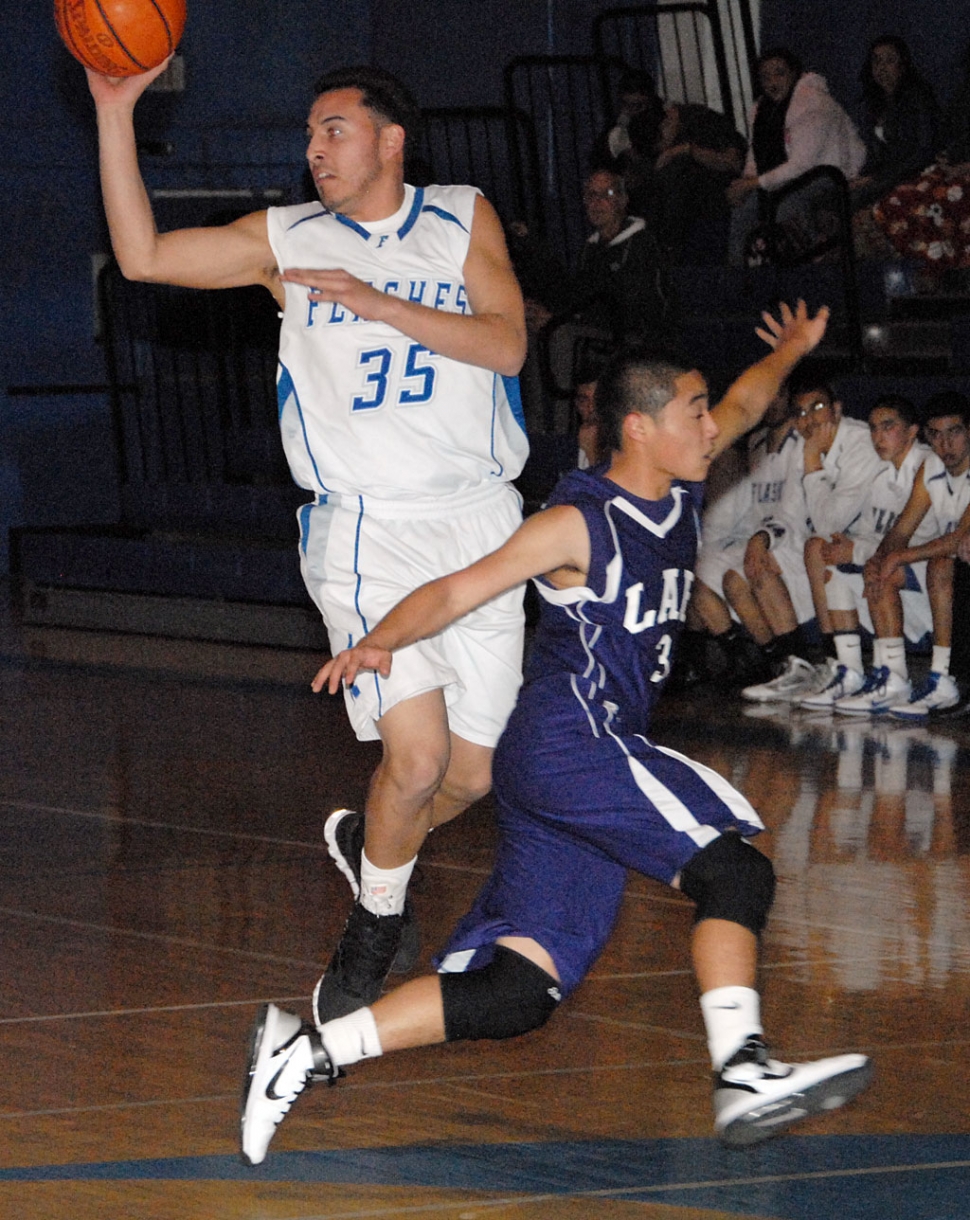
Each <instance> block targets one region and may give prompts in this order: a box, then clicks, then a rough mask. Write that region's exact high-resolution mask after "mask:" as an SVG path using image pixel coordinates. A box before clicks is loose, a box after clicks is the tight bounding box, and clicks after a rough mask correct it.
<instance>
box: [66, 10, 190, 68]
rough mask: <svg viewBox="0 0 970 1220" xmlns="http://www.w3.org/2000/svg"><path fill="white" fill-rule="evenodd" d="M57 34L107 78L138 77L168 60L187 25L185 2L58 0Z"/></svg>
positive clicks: (75, 52)
mask: <svg viewBox="0 0 970 1220" xmlns="http://www.w3.org/2000/svg"><path fill="white" fill-rule="evenodd" d="M54 17H55V19H56V21H57V32H58V33H59V34H60V36H61V39H62V41H63V43H64V45H65V46H66V47H67V49H68V50H69V51H70V52H71V54H72V55H73V56H74V58H75V59H79V60H80V61H81V63H82V64H84V65H85V67H88V68H93V69H94V71H95V72H100V73H102V75H104V76H137V75H138V73H139V72H147V71H148V70H149V69H150V68H154V67H155V66H156V64H160V63H161V62H162V60H163V59H166V58H167V57H168V56H169V55H171V53H172V52H173V51H174V50H175V48H176V47H177V46H178V41H179V39H180V38H181V37H182V29H183V27H184V26H185V0H54Z"/></svg>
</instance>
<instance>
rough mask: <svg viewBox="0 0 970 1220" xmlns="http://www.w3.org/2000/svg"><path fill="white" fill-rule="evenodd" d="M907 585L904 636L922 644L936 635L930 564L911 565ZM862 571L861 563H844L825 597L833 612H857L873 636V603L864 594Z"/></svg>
mask: <svg viewBox="0 0 970 1220" xmlns="http://www.w3.org/2000/svg"><path fill="white" fill-rule="evenodd" d="M904 572H905V583H904V584H903V587H902V589H900V591H899V600H900V602H901V603H902V607H903V635H904V636H905V637H906V639H907V640H909V642H910V643H911V644H918V643H920V641H921V640H924V639H926V638H927V637H928V636H931V635H932V634H933V612H932V610H931V609H930V598H929V594H928V593H927V591H926V563H925V562H922V563H912V564H907V565H906V567H905V569H904ZM863 585H864V581H863V577H862V568H861V567H860V566H859V565H858V564H854V563H844V564H839V566H838V567H837V568H835V569H833V571H832V579H831V580H829V581H827V582H826V585H825V597H826V600H827V602H828V605H829V609H830V610H855V611H856V613H857V614H858V615H859V624H860V626H862V627H864V628H865V630H866V631H868V632H869V633H870V634H872V633H873V627H872V615H871V614H870V613H869V603H868V602H867V601H866V599H865V596H864V595H863Z"/></svg>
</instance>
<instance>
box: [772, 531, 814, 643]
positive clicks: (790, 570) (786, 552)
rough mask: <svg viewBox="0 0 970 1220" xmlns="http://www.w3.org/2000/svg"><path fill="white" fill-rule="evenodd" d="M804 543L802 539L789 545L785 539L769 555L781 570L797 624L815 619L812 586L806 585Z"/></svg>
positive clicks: (806, 572)
mask: <svg viewBox="0 0 970 1220" xmlns="http://www.w3.org/2000/svg"><path fill="white" fill-rule="evenodd" d="M805 541H806V539H805V538H804V537H800V538H797V539H795V540H793V541H792V542H790V543H789V542H788V541H787V539H785V540H783V541H781V542H778V543H775V545H774V546H772V548H771V554H772V555H773V556H774V558H775V560H776V562H777V564H778V566H779V568H781V578H782V580H783V581H784V582H785V588H786V589H787V590H788V596H789V597H790V598H791V604H792V607H793V609H794V611H795V618H796V619H797V621H798V622H799V623H810V622H811V621H812V619H813V618H814V617H815V603H814V602H813V601H812V586H811V585H810V584H809V583H808V571H807V569H806V567H805Z"/></svg>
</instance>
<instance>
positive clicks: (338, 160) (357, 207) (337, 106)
mask: <svg viewBox="0 0 970 1220" xmlns="http://www.w3.org/2000/svg"><path fill="white" fill-rule="evenodd" d="M361 97H362V94H361V91H360V90H359V89H335V90H333V92H331V93H321V95H320V96H319V97H318V98H317V100H316V101H315V102H314V103H313V106H312V107H311V109H310V115H309V117H308V119H307V151H306V157H307V163H308V165H309V167H310V173H311V174H312V176H313V185H314V186H315V187H316V191H317V194H318V195H319V196H320V201H321V203H323V205H324V207H327V208H329V209H330V210H331V211H333V212H340V213H342V214H343V215H345V216H350V217H358V218H359V219H376V218H375V217H368V216H366V215H365V213H366V211H367V204H368V200H369V198H370V197H371V196H372V194H373V192H374V188H375V187H376V186H377V185H378V184H380V183H381V182H382V179H383V177H384V174H385V172H386V166H387V156H386V143H387V141H386V139H385V138H384V133H386V132H387V131H388V130H389V127H391V126H392V125H389V124H385V125H383V126H379V125H378V122H377V119H376V116H375V115H374V113H373V112H372V111H370V110H368V109H367V107H366V106H362V105H361V101H360V99H361ZM397 130H400V129H397Z"/></svg>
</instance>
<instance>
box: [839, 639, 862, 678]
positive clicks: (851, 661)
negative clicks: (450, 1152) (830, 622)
mask: <svg viewBox="0 0 970 1220" xmlns="http://www.w3.org/2000/svg"><path fill="white" fill-rule="evenodd" d="M835 655H836V656H837V657H838V658H839V664H840V665H844V666H845V667H846V668H847V669H854V670H855V671H856V672H857V673H860V674H861V673H862V671H863V668H864V666H863V664H862V636H861V635H859V634H858V633H857V632H854V631H846V632H842V631H840V632H837V633H836V636H835Z"/></svg>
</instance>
